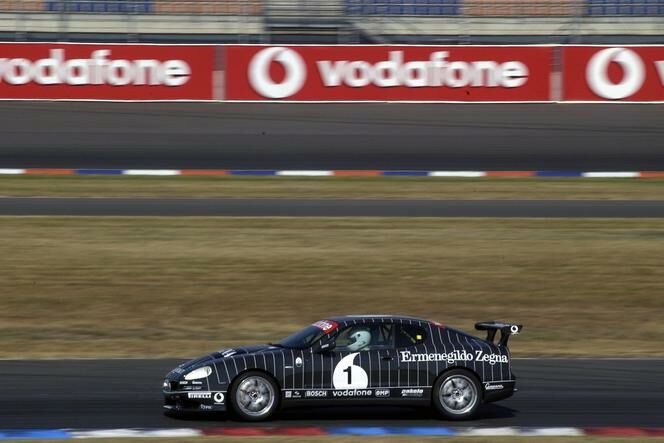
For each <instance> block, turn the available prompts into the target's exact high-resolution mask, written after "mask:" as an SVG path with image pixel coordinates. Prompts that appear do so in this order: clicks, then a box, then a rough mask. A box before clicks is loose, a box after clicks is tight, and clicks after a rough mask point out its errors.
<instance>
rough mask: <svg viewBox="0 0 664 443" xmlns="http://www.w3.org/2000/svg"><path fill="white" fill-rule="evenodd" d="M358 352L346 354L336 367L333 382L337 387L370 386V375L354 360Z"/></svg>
mask: <svg viewBox="0 0 664 443" xmlns="http://www.w3.org/2000/svg"><path fill="white" fill-rule="evenodd" d="M357 354H358V353H357V352H354V353H352V354H350V355H347V356H345V357H344V358H342V359H341V361H340V362H339V363H337V365H336V366H335V367H334V373H333V374H332V383H333V384H334V388H335V389H364V388H366V387H367V386H369V376H368V375H367V372H366V371H365V370H364V369H362V367H360V366H357V365H354V364H353V362H354V360H355V357H356V356H357Z"/></svg>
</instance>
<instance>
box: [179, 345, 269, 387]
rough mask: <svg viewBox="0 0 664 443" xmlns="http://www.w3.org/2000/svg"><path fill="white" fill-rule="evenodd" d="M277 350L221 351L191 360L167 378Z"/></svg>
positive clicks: (262, 347)
mask: <svg viewBox="0 0 664 443" xmlns="http://www.w3.org/2000/svg"><path fill="white" fill-rule="evenodd" d="M277 349H279V348H278V347H276V346H271V345H268V344H263V345H252V346H241V347H237V348H228V349H222V350H220V351H216V352H212V353H210V354H208V355H205V356H203V357H199V358H195V359H193V360H189V361H186V362H184V363H182V364H180V365H178V366H177V367H176V368H175V369H173V370H172V371H171V372H169V373H168V375H167V378H169V379H176V378H179V377H181V376H184V374H186V373H188V372H191V371H193V370H194V369H196V368H199V367H201V366H205V365H206V364H208V363H212V362H213V361H216V360H222V359H225V358H232V357H235V356H240V355H251V354H258V353H261V352H265V351H274V350H277Z"/></svg>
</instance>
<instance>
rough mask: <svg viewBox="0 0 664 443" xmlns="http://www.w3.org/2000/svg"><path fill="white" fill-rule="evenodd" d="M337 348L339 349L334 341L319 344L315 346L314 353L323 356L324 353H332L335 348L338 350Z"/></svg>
mask: <svg viewBox="0 0 664 443" xmlns="http://www.w3.org/2000/svg"><path fill="white" fill-rule="evenodd" d="M336 347H337V342H336V341H334V340H331V341H326V342H319V343H318V344H317V345H316V346H315V348H314V352H315V353H316V354H322V353H324V352H330V351H332V350H333V349H334V348H336Z"/></svg>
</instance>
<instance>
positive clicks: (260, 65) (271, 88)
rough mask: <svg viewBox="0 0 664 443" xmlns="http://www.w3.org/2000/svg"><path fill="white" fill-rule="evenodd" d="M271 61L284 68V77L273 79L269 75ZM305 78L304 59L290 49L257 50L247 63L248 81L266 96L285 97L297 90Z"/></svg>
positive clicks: (255, 89) (259, 92)
mask: <svg viewBox="0 0 664 443" xmlns="http://www.w3.org/2000/svg"><path fill="white" fill-rule="evenodd" d="M272 63H277V64H279V65H280V66H281V68H282V69H283V70H284V73H285V75H284V77H283V79H282V80H280V81H275V80H273V79H272V76H271V75H270V67H271V64H272ZM306 78H307V70H306V67H305V66H304V60H302V57H300V55H299V54H298V53H297V52H295V51H293V50H292V49H288V48H282V47H273V48H266V49H263V50H262V51H260V52H258V53H257V54H256V55H255V56H254V57H253V58H252V59H251V62H250V63H249V83H250V84H251V87H252V88H253V89H254V91H256V92H257V93H258V94H260V95H262V96H263V97H267V98H285V97H289V96H291V95H293V94H295V93H296V92H298V91H299V90H300V89H301V88H302V85H303V84H304V81H305V80H306Z"/></svg>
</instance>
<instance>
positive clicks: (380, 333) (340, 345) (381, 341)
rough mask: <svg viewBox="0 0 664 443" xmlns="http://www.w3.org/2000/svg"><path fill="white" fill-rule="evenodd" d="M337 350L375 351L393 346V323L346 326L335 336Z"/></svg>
mask: <svg viewBox="0 0 664 443" xmlns="http://www.w3.org/2000/svg"><path fill="white" fill-rule="evenodd" d="M336 343H337V346H336V349H337V350H339V351H351V352H356V351H375V350H378V349H390V348H393V347H394V325H392V324H389V323H367V324H362V325H353V326H348V327H346V328H344V329H342V330H341V331H339V334H338V335H337V338H336Z"/></svg>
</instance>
